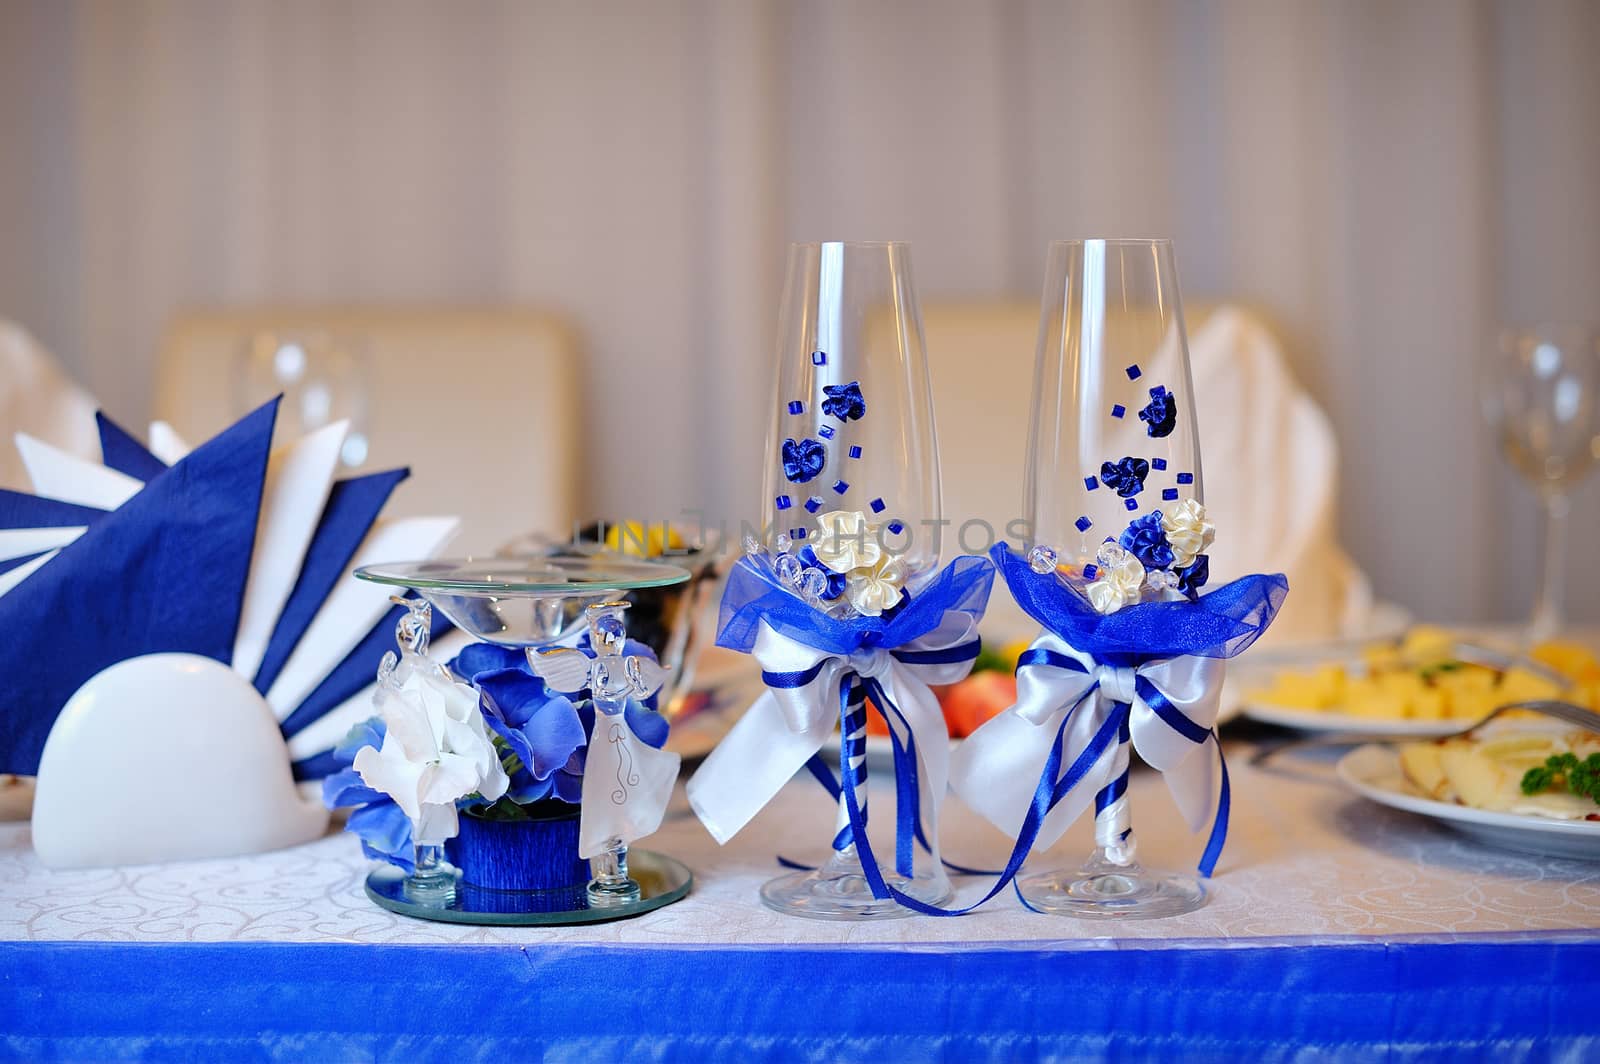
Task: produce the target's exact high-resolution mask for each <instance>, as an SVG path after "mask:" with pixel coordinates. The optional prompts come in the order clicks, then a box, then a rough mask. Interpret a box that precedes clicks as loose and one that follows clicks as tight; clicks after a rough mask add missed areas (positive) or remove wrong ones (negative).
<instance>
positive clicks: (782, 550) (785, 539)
mask: <svg viewBox="0 0 1600 1064" xmlns="http://www.w3.org/2000/svg"><path fill="white" fill-rule="evenodd" d="M792 545H793V544H791V543H790V541H789V533H787V532H779V533H778V538H777V539H775V540H773V541H772V548H773V550H776V551H777V552H778V553H779V554H788V553H789V548H790V547H791V546H792Z"/></svg>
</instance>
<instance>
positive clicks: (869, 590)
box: [845, 554, 906, 617]
mask: <svg viewBox="0 0 1600 1064" xmlns="http://www.w3.org/2000/svg"><path fill="white" fill-rule="evenodd" d="M905 582H906V574H905V566H904V565H903V564H901V562H900V560H899V559H898V558H892V557H890V556H889V555H887V554H885V555H884V556H883V559H882V560H881V561H880V562H879V563H878V564H877V565H875V566H872V567H870V568H862V569H857V570H856V571H855V572H853V573H851V574H850V576H849V578H848V579H847V580H846V582H845V595H846V596H847V597H848V598H849V599H850V605H852V606H854V607H855V608H856V612H857V613H859V614H861V615H862V616H863V617H878V616H881V615H882V614H883V612H884V611H885V610H887V609H891V608H892V607H893V606H894V604H895V603H897V602H899V601H900V587H901V585H902V584H904V583H905Z"/></svg>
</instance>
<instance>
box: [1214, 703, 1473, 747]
mask: <svg viewBox="0 0 1600 1064" xmlns="http://www.w3.org/2000/svg"><path fill="white" fill-rule="evenodd" d="M1243 713H1244V715H1245V716H1247V717H1249V718H1250V719H1251V720H1259V721H1261V722H1262V723H1263V724H1276V725H1278V726H1279V727H1283V728H1295V729H1297V730H1299V731H1308V732H1360V733H1361V734H1363V735H1393V736H1396V737H1397V738H1399V737H1405V738H1412V739H1428V738H1433V737H1436V736H1440V735H1453V734H1455V733H1456V732H1458V731H1460V730H1461V729H1462V728H1465V727H1466V726H1467V725H1469V724H1471V723H1472V721H1470V720H1412V719H1409V718H1400V719H1394V718H1390V717H1363V716H1359V715H1357V714H1355V713H1334V712H1332V711H1331V710H1326V709H1297V708H1295V707H1293V706H1274V705H1271V704H1269V703H1265V702H1246V703H1245V705H1244V709H1243Z"/></svg>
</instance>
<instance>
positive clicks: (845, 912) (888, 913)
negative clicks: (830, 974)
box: [761, 850, 951, 920]
mask: <svg viewBox="0 0 1600 1064" xmlns="http://www.w3.org/2000/svg"><path fill="white" fill-rule="evenodd" d="M880 870H881V872H882V874H883V880H884V882H885V883H888V884H889V885H890V886H891V887H893V888H894V889H895V890H898V891H899V892H900V893H902V894H906V895H909V896H910V897H913V898H915V899H917V900H918V901H920V902H925V903H927V904H929V905H939V904H942V903H943V902H946V901H948V900H949V899H950V895H951V890H950V881H949V879H948V878H947V877H946V876H945V875H944V873H943V871H935V872H932V873H930V874H928V875H921V876H915V877H910V878H908V877H906V876H902V875H900V874H899V873H897V872H895V871H893V870H892V869H887V868H883V869H880ZM761 901H762V903H763V904H764V905H766V906H767V908H769V909H775V910H777V911H778V912H780V913H785V914H787V915H789V916H802V917H805V918H806V919H808V920H894V919H898V918H900V917H902V916H911V915H913V913H912V911H911V910H910V909H907V908H906V907H905V906H903V905H901V904H900V903H899V902H897V901H895V900H894V899H893V898H874V897H873V896H872V887H871V886H870V885H869V884H868V883H867V877H866V875H865V874H864V873H863V872H862V869H861V860H860V858H859V857H857V856H856V854H855V852H854V851H853V850H847V851H843V852H836V853H834V855H833V857H832V858H831V859H829V861H828V863H827V864H825V865H823V866H822V867H821V868H818V869H815V870H814V871H810V872H791V873H789V874H788V875H785V876H779V877H778V878H776V879H772V880H768V881H767V882H766V883H764V884H763V885H762V887H761Z"/></svg>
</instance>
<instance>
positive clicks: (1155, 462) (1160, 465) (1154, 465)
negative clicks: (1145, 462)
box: [1150, 458, 1167, 469]
mask: <svg viewBox="0 0 1600 1064" xmlns="http://www.w3.org/2000/svg"><path fill="white" fill-rule="evenodd" d="M1150 468H1151V469H1165V468H1167V460H1166V459H1165V458H1152V459H1150Z"/></svg>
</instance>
